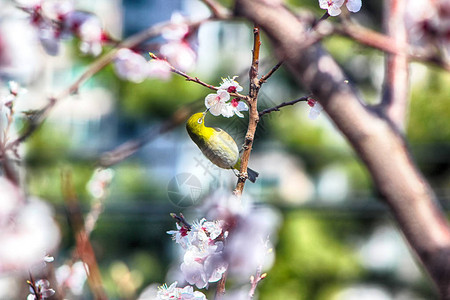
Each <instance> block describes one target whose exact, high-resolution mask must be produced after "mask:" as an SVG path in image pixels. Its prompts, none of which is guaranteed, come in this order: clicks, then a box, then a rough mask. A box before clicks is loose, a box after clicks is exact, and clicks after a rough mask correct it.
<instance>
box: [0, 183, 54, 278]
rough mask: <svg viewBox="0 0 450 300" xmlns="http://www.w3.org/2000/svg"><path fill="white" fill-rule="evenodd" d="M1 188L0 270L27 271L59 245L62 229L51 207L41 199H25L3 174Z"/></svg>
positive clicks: (0, 271) (1, 271)
mask: <svg viewBox="0 0 450 300" xmlns="http://www.w3.org/2000/svg"><path fill="white" fill-rule="evenodd" d="M0 190H1V191H2V192H1V193H0V205H1V207H0V208H1V209H0V212H1V213H0V244H1V245H2V247H0V273H3V272H6V271H11V270H16V271H25V270H27V269H29V268H30V267H31V266H33V265H35V264H39V263H42V261H43V255H44V253H48V252H50V251H51V250H53V249H55V248H56V246H57V245H58V242H59V238H60V233H59V229H58V227H57V225H56V223H55V221H54V220H53V217H52V215H53V213H52V211H51V209H50V207H49V206H48V205H47V204H46V203H45V202H43V201H42V200H40V199H38V198H33V197H28V199H26V198H25V196H24V195H23V193H22V192H21V191H20V189H19V188H18V187H17V186H16V185H14V184H13V183H11V182H9V181H8V180H7V179H5V178H3V177H0ZM25 200H26V201H25ZM18 258H20V259H18Z"/></svg>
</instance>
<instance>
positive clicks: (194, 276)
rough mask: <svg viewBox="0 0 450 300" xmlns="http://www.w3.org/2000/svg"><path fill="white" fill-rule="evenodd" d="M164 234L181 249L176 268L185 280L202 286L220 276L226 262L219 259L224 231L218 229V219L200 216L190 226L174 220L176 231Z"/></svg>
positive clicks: (224, 269) (225, 233)
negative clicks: (179, 265)
mask: <svg viewBox="0 0 450 300" xmlns="http://www.w3.org/2000/svg"><path fill="white" fill-rule="evenodd" d="M167 233H168V234H171V235H172V238H173V239H174V240H175V242H176V243H177V244H180V246H181V247H182V248H183V249H184V251H185V253H184V257H183V263H182V264H181V267H180V269H181V271H182V272H183V275H184V277H185V279H186V281H187V282H189V283H190V284H192V285H196V286H197V287H198V288H205V287H208V284H209V283H210V282H217V281H219V280H220V279H221V278H222V275H223V273H225V271H226V270H227V267H228V265H227V263H226V262H225V261H224V259H223V248H224V243H223V241H224V239H225V238H226V235H227V232H223V231H222V223H221V222H219V221H206V219H201V220H200V221H199V222H194V223H193V225H192V226H190V225H189V226H188V225H187V224H183V223H182V224H181V225H180V224H178V223H177V230H172V231H168V232H167Z"/></svg>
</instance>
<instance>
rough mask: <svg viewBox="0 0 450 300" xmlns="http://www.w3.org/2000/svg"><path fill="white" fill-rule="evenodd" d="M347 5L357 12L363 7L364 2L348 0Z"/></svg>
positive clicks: (350, 9) (349, 8)
mask: <svg viewBox="0 0 450 300" xmlns="http://www.w3.org/2000/svg"><path fill="white" fill-rule="evenodd" d="M345 6H347V9H348V10H349V11H351V12H354V13H355V12H358V11H359V10H360V9H361V6H362V3H361V0H347V1H346V3H345Z"/></svg>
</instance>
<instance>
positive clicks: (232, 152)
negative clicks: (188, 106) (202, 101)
mask: <svg viewBox="0 0 450 300" xmlns="http://www.w3.org/2000/svg"><path fill="white" fill-rule="evenodd" d="M186 130H187V132H188V134H189V136H190V137H191V139H192V140H193V141H194V143H195V144H197V146H198V147H199V148H200V150H201V151H202V152H203V154H204V155H205V156H206V157H207V158H208V159H209V160H210V161H211V162H212V163H214V164H215V165H217V166H218V167H220V168H223V169H236V170H239V168H240V166H241V160H240V158H239V149H238V146H237V144H236V142H235V141H234V140H233V138H232V137H231V136H230V135H229V134H228V133H227V132H226V131H224V130H222V129H220V128H213V127H207V126H205V114H204V113H196V114H194V115H192V116H191V117H190V118H189V119H188V121H187V123H186ZM247 169H248V170H247V173H248V176H249V179H250V181H252V182H255V180H256V177H257V176H258V173H257V172H255V171H253V170H251V169H250V168H247Z"/></svg>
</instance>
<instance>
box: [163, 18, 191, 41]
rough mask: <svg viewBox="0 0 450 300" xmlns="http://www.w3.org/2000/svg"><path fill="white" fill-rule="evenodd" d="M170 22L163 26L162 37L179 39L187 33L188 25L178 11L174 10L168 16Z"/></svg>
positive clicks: (171, 39)
mask: <svg viewBox="0 0 450 300" xmlns="http://www.w3.org/2000/svg"><path fill="white" fill-rule="evenodd" d="M170 22H171V24H170V25H168V26H166V27H164V29H163V31H162V37H163V38H165V39H166V40H169V41H181V40H183V39H185V38H186V36H187V35H188V33H189V26H188V25H187V24H186V19H185V18H184V17H183V16H182V15H181V14H180V13H179V12H174V13H173V14H172V16H171V18H170Z"/></svg>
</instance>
